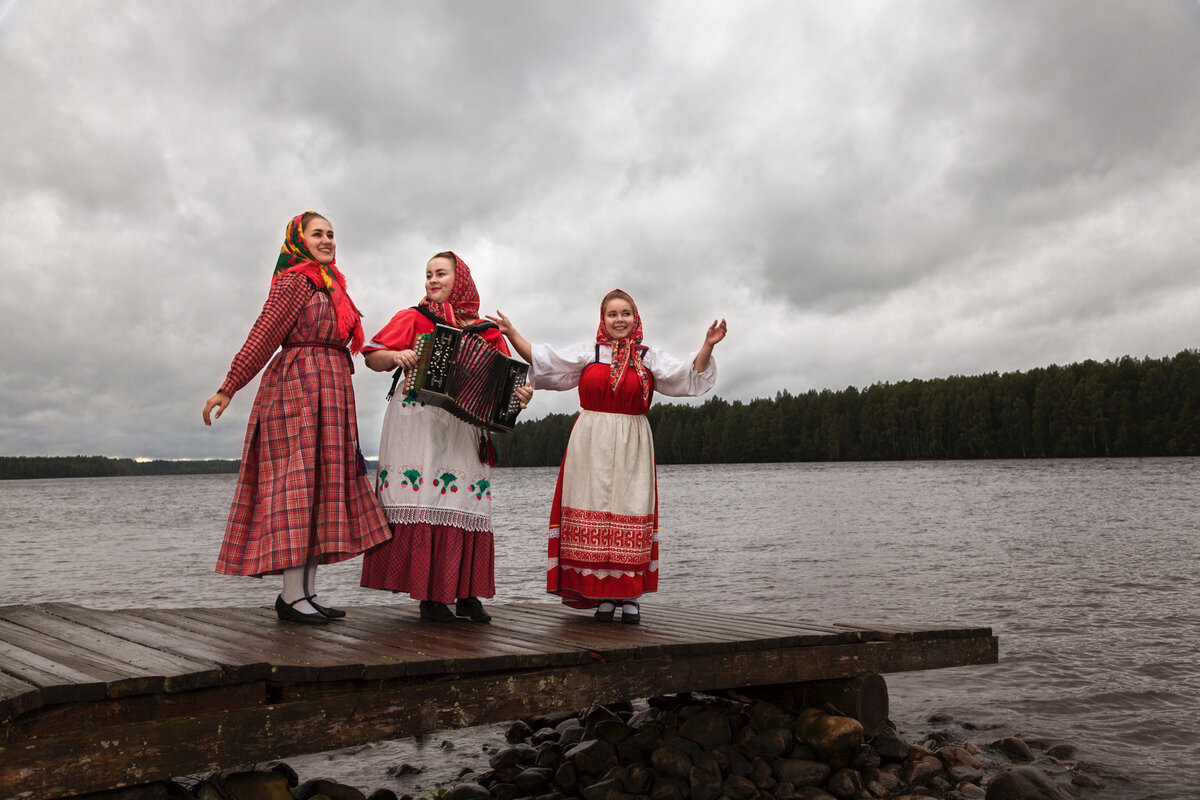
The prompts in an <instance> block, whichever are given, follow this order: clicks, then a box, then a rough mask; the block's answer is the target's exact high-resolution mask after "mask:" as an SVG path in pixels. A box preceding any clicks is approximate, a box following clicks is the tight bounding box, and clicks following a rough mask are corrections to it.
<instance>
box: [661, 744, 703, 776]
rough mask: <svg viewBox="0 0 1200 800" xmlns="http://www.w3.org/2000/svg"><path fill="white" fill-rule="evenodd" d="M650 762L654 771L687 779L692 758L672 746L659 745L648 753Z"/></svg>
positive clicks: (690, 771) (691, 765)
mask: <svg viewBox="0 0 1200 800" xmlns="http://www.w3.org/2000/svg"><path fill="white" fill-rule="evenodd" d="M650 764H651V765H652V766H653V767H654V769H655V771H656V772H660V773H662V774H663V775H669V776H671V777H672V778H681V779H684V780H686V779H688V777H689V776H690V775H691V774H692V767H693V766H695V765H694V764H693V763H692V759H691V757H690V756H688V754H687V753H684V752H683V751H682V750H678V749H676V748H674V747H666V746H664V747H660V748H658V749H657V750H655V751H654V752H653V753H651V754H650Z"/></svg>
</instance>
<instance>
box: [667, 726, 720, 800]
mask: <svg viewBox="0 0 1200 800" xmlns="http://www.w3.org/2000/svg"><path fill="white" fill-rule="evenodd" d="M679 735H680V736H682V737H684V738H685V739H690V740H692V741H693V742H695V743H696V744H698V745H700V746H701V747H703V748H704V749H706V750H712V749H713V748H715V747H720V746H721V745H725V744H729V743H730V742H732V741H733V732H732V731H731V729H730V727H729V720H727V719H726V718H725V716H724V715H723V714H720V713H718V712H716V711H708V710H706V711H701V712H700V713H699V714H696V715H695V716H693V717H691V718H690V719H688V720H687V721H686V722H684V723H683V724H682V725H680V726H679ZM693 800H695V798H693Z"/></svg>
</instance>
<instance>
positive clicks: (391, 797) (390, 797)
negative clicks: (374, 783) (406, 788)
mask: <svg viewBox="0 0 1200 800" xmlns="http://www.w3.org/2000/svg"><path fill="white" fill-rule="evenodd" d="M367 800H400V798H398V797H397V796H396V793H395V792H393V791H392V790H391V789H376V790H375V791H373V792H371V793H370V794H369V795H367Z"/></svg>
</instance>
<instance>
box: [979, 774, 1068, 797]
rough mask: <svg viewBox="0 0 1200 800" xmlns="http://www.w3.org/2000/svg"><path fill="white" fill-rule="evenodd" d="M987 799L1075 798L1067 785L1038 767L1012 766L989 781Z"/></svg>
mask: <svg viewBox="0 0 1200 800" xmlns="http://www.w3.org/2000/svg"><path fill="white" fill-rule="evenodd" d="M985 796H986V797H987V800H1074V795H1073V794H1072V793H1071V792H1070V790H1068V789H1067V788H1066V787H1065V786H1060V785H1059V784H1058V783H1056V782H1055V781H1054V779H1053V778H1051V777H1050V776H1049V775H1047V774H1046V773H1044V772H1042V771H1041V770H1040V769H1037V768H1036V767H1028V766H1022V767H1011V768H1009V769H1007V770H1005V771H1004V772H1001V773H1000V774H999V775H997V776H995V777H994V778H992V779H991V781H989V782H988V787H987V794H986V795H985Z"/></svg>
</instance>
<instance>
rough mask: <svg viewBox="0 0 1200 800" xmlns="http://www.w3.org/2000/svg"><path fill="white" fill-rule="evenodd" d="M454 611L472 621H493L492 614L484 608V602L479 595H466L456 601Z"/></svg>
mask: <svg viewBox="0 0 1200 800" xmlns="http://www.w3.org/2000/svg"><path fill="white" fill-rule="evenodd" d="M454 613H455V614H456V615H457V616H460V617H466V618H467V619H469V620H471V622H491V621H492V615H491V614H489V613H488V612H486V611H484V610H483V603H481V602H479V598H478V597H464V598H461V599H459V600H455V601H454Z"/></svg>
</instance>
